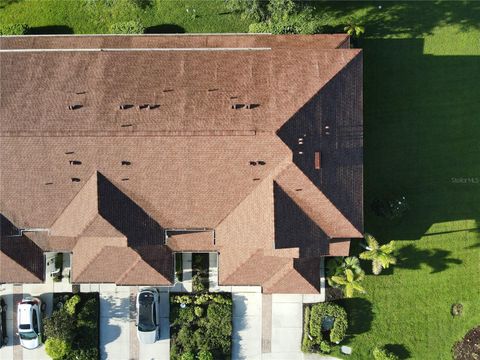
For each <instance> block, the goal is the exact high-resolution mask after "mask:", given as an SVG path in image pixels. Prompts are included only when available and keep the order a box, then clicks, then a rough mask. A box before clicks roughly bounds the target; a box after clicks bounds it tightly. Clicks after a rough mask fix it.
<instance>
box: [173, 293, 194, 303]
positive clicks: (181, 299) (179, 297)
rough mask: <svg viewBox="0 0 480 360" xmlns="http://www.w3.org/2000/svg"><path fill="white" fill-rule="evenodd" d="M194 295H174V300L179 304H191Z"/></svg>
mask: <svg viewBox="0 0 480 360" xmlns="http://www.w3.org/2000/svg"><path fill="white" fill-rule="evenodd" d="M192 301H193V300H192V297H191V296H189V295H175V296H174V297H173V302H174V303H177V304H187V305H188V304H191V303H192Z"/></svg>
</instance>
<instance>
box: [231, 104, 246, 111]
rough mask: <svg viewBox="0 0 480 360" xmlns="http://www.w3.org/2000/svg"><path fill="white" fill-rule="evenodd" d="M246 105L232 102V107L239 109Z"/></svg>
mask: <svg viewBox="0 0 480 360" xmlns="http://www.w3.org/2000/svg"><path fill="white" fill-rule="evenodd" d="M243 107H245V104H232V109H234V110H238V109H241V108H243Z"/></svg>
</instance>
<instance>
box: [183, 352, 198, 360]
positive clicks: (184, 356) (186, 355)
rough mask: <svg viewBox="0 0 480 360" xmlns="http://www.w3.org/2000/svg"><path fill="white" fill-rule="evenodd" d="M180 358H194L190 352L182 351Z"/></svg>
mask: <svg viewBox="0 0 480 360" xmlns="http://www.w3.org/2000/svg"><path fill="white" fill-rule="evenodd" d="M180 359H181V360H195V355H193V353H192V352H190V351H188V352H184V353H183V354H182V356H180Z"/></svg>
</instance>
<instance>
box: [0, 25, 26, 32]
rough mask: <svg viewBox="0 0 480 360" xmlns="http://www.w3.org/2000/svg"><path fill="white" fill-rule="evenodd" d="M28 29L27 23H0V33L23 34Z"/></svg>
mask: <svg viewBox="0 0 480 360" xmlns="http://www.w3.org/2000/svg"><path fill="white" fill-rule="evenodd" d="M29 30H30V27H29V26H28V25H27V24H4V25H0V35H25V34H27V33H28V31H29Z"/></svg>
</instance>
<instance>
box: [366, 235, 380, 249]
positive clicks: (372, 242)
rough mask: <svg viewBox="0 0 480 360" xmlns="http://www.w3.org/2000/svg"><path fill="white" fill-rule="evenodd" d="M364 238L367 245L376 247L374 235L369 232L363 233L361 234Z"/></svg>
mask: <svg viewBox="0 0 480 360" xmlns="http://www.w3.org/2000/svg"><path fill="white" fill-rule="evenodd" d="M363 237H364V238H365V240H366V241H367V244H368V247H369V248H371V249H372V250H373V249H378V241H377V239H375V237H374V236H373V235H371V234H369V233H365V234H364V235H363Z"/></svg>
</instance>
